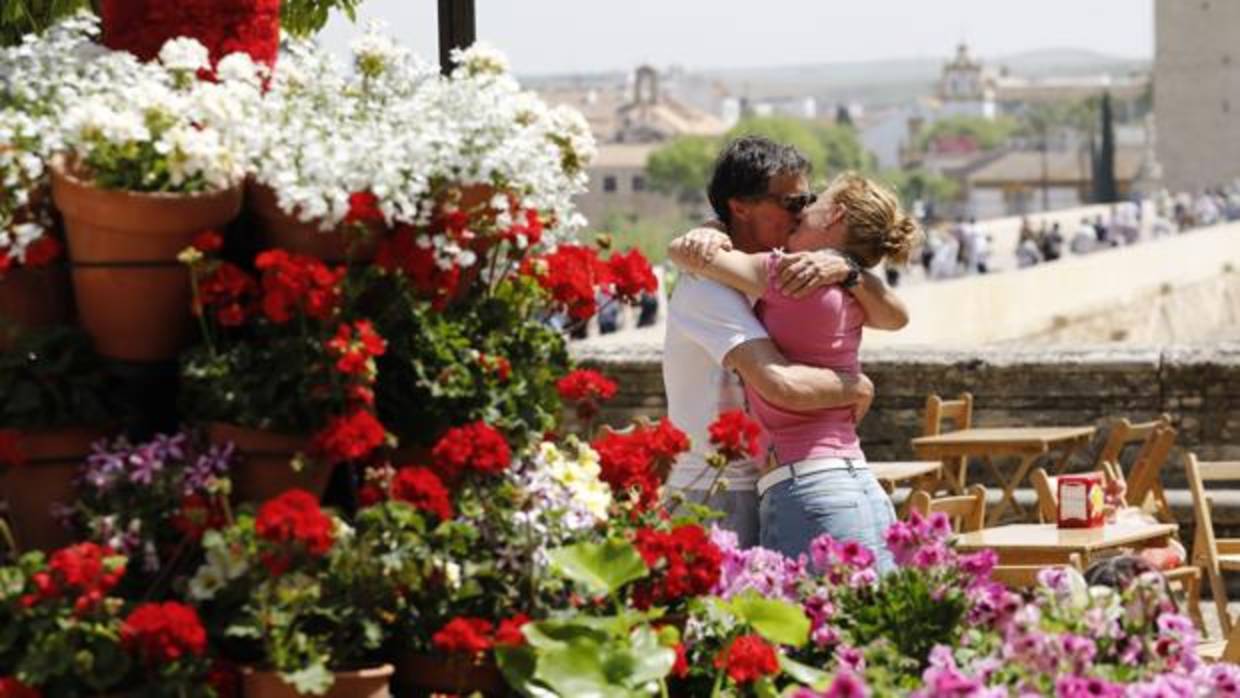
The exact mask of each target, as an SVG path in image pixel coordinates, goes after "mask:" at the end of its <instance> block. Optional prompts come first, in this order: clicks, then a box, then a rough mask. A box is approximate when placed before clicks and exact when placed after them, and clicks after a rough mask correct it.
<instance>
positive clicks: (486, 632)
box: [431, 616, 494, 655]
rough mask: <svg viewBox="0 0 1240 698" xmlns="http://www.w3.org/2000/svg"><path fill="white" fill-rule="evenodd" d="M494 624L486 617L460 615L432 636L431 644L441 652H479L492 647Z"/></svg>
mask: <svg viewBox="0 0 1240 698" xmlns="http://www.w3.org/2000/svg"><path fill="white" fill-rule="evenodd" d="M493 629H494V626H493V625H491V621H489V620H486V619H484V618H470V617H466V616H458V617H456V618H453V619H452V620H451V621H450V622H449V623H448V624H447V625H445V626H444V627H442V628H440V630H439V632H437V633H435V634H434V635H433V636H432V637H431V644H433V645H434V646H435V649H437V650H439V651H440V652H464V653H467V654H471V655H473V654H478V653H479V652H486V651H487V650H489V649H491V646H492V644H493V638H492V636H491V632H492V630H493Z"/></svg>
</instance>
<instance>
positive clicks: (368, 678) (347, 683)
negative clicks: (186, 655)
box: [241, 664, 393, 698]
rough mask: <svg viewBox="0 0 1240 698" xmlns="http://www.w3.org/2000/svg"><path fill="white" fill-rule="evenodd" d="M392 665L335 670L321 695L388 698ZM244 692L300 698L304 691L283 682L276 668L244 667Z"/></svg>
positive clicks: (257, 697) (256, 697)
mask: <svg viewBox="0 0 1240 698" xmlns="http://www.w3.org/2000/svg"><path fill="white" fill-rule="evenodd" d="M392 671H393V670H392V665H391V664H384V665H382V666H377V667H372V668H370V669H359V670H357V671H338V672H335V677H336V681H335V683H333V684H332V687H331V688H329V689H328V690H327V693H325V694H323V696H321V697H320V698H388V697H389V696H391V695H392V691H391V689H390V688H389V687H388V684H389V683H390V682H391V680H392ZM241 694H242V695H243V696H244V697H245V698H300V697H301V696H303V695H304V694H302V693H298V692H297V690H296V689H294V688H293V687H292V686H290V685H288V684H287V683H285V682H284V680H283V679H281V678H280V674H279V673H277V672H274V671H265V670H261V669H253V668H250V667H242V668H241Z"/></svg>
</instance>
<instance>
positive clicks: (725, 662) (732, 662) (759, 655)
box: [715, 635, 779, 684]
mask: <svg viewBox="0 0 1240 698" xmlns="http://www.w3.org/2000/svg"><path fill="white" fill-rule="evenodd" d="M715 668H716V669H727V671H728V676H729V677H731V679H732V680H733V681H735V682H736V683H741V684H744V683H753V682H754V681H757V680H758V679H760V678H763V677H764V676H774V675H775V674H778V673H779V656H778V655H776V654H775V648H774V647H772V646H771V645H770V644H769V643H767V641H766V640H763V639H762V638H761V637H759V636H757V635H741V636H740V637H738V638H736V639H735V640H733V641H732V644H731V645H728V648H727V649H726V650H724V651H723V652H720V653H719V656H717V657H715Z"/></svg>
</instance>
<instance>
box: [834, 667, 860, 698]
mask: <svg viewBox="0 0 1240 698" xmlns="http://www.w3.org/2000/svg"><path fill="white" fill-rule="evenodd" d="M869 695H870V689H869V688H868V687H867V686H866V685H865V681H862V680H861V679H860V678H858V677H857V676H856V675H855V674H852V673H849V672H841V673H839V674H836V675H835V680H834V681H832V682H831V685H830V686H828V687H827V692H826V693H824V694H823V698H867V697H868V696H869Z"/></svg>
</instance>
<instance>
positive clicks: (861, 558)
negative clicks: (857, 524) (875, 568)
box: [835, 540, 874, 567]
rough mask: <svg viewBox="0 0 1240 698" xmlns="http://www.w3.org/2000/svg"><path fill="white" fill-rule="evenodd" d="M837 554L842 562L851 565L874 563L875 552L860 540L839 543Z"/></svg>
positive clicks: (836, 549) (858, 565)
mask: <svg viewBox="0 0 1240 698" xmlns="http://www.w3.org/2000/svg"><path fill="white" fill-rule="evenodd" d="M835 554H836V556H838V557H839V559H840V562H842V563H844V564H845V565H847V566H849V567H870V566H872V565H873V564H874V553H873V552H872V551H871V550H870V549H869V548H867V547H865V546H864V545H862V544H861V543H860V542H859V541H855V540H848V541H844V542H843V543H841V544H837V545H836V546H835Z"/></svg>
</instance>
